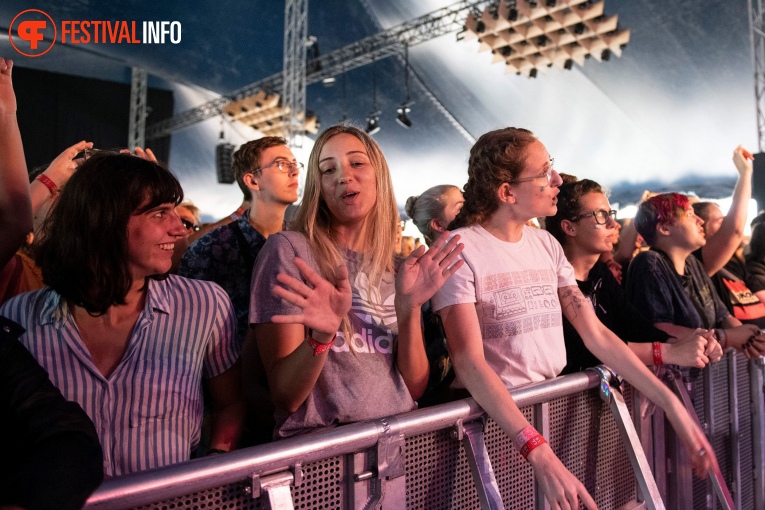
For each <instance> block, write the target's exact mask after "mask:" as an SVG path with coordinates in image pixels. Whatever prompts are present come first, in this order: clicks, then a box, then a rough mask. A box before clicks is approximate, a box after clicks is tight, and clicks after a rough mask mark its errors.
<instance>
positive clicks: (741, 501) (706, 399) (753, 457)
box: [635, 352, 765, 510]
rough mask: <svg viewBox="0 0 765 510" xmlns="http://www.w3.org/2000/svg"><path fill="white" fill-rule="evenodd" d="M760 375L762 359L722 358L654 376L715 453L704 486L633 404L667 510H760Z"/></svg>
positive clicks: (661, 425) (650, 417)
mask: <svg viewBox="0 0 765 510" xmlns="http://www.w3.org/2000/svg"><path fill="white" fill-rule="evenodd" d="M764 370H765V358H759V359H757V360H747V359H746V358H745V357H744V356H743V355H742V354H740V353H735V352H729V353H727V354H726V355H725V356H724V357H723V359H722V360H721V361H720V362H719V363H716V364H714V365H710V366H708V367H707V368H705V369H704V370H703V371H683V372H681V371H679V370H677V369H667V368H666V367H665V369H664V370H662V373H661V374H659V375H660V376H661V377H662V378H663V379H664V381H665V382H666V383H667V384H668V385H669V387H670V388H671V389H672V390H673V391H674V392H675V394H676V395H678V397H680V399H681V400H682V401H683V402H684V403H685V405H686V406H687V407H688V408H689V410H691V411H692V412H693V413H694V414H695V415H696V417H697V418H698V420H699V422H700V424H701V426H702V430H703V431H704V433H705V434H706V435H707V437H708V438H709V442H710V443H711V445H712V447H713V448H714V450H715V454H716V456H717V460H718V463H719V465H720V472H719V473H718V474H717V476H713V477H710V478H708V479H707V480H702V479H700V478H696V477H693V476H692V473H691V471H690V468H689V465H688V459H687V457H686V455H685V452H684V451H683V449H682V447H681V446H680V444H679V440H678V439H677V437H676V436H675V435H674V433H673V432H672V430H671V428H670V427H668V426H667V425H666V424H665V420H664V417H663V415H662V413H660V412H658V411H657V410H652V406H650V405H647V404H646V403H645V401H643V399H642V398H641V397H640V396H639V395H638V396H636V398H635V401H636V414H635V417H636V418H639V419H637V420H636V424H637V428H638V430H639V435H640V436H641V439H642V440H643V444H644V446H645V451H646V454H647V456H648V458H649V459H651V460H652V470H653V473H654V475H655V479H656V482H657V486H658V487H659V491H660V493H661V494H662V496H663V499H664V501H665V502H666V503H667V506H668V507H669V508H673V509H678V510H691V509H693V510H701V509H725V510H727V509H728V508H732V509H736V510H761V509H764V508H765V450H764V449H763V445H765V399H764V397H763V383H764V382H765V381H764V377H763V374H764V373H765V372H764ZM637 408H639V410H638V409H637ZM728 489H729V491H730V492H728Z"/></svg>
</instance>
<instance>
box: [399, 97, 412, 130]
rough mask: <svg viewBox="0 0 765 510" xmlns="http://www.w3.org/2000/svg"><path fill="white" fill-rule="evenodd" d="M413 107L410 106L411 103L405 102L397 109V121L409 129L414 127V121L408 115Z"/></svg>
mask: <svg viewBox="0 0 765 510" xmlns="http://www.w3.org/2000/svg"><path fill="white" fill-rule="evenodd" d="M411 111H412V109H411V108H409V103H403V104H402V105H401V106H399V107H398V109H397V110H396V122H398V123H399V125H401V126H402V127H405V128H407V129H409V128H410V127H412V121H411V120H410V119H409V117H408V116H407V115H408V113H409V112H411Z"/></svg>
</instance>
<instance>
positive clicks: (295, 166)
mask: <svg viewBox="0 0 765 510" xmlns="http://www.w3.org/2000/svg"><path fill="white" fill-rule="evenodd" d="M269 166H276V168H278V169H279V171H280V172H284V173H287V172H294V171H296V170H297V171H298V172H300V171H302V170H303V168H304V167H303V163H298V162H293V161H287V160H286V159H277V160H276V161H272V162H270V163H269V164H267V165H265V166H262V167H260V168H257V169H256V170H255V171H256V172H260V171H261V170H263V169H264V168H268V167H269Z"/></svg>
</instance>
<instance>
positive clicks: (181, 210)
mask: <svg viewBox="0 0 765 510" xmlns="http://www.w3.org/2000/svg"><path fill="white" fill-rule="evenodd" d="M175 213H176V214H177V215H178V217H179V218H180V219H181V223H183V228H185V229H186V237H188V236H190V235H191V234H193V233H194V232H199V229H200V228H202V220H201V219H200V217H199V207H197V206H195V205H194V204H192V203H191V202H189V201H186V202H183V203H180V204H178V205H177V206H176V208H175Z"/></svg>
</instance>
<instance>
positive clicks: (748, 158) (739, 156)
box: [733, 145, 754, 174]
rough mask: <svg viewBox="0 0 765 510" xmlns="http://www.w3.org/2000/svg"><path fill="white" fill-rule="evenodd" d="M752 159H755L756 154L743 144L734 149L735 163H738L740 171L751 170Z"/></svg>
mask: <svg viewBox="0 0 765 510" xmlns="http://www.w3.org/2000/svg"><path fill="white" fill-rule="evenodd" d="M752 161H754V156H752V153H751V152H749V151H748V150H746V149H744V148H743V147H742V146H740V145H739V146H738V147H736V149H735V150H734V151H733V164H734V165H736V170H738V173H740V174H743V173H745V172H751V171H752Z"/></svg>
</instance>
